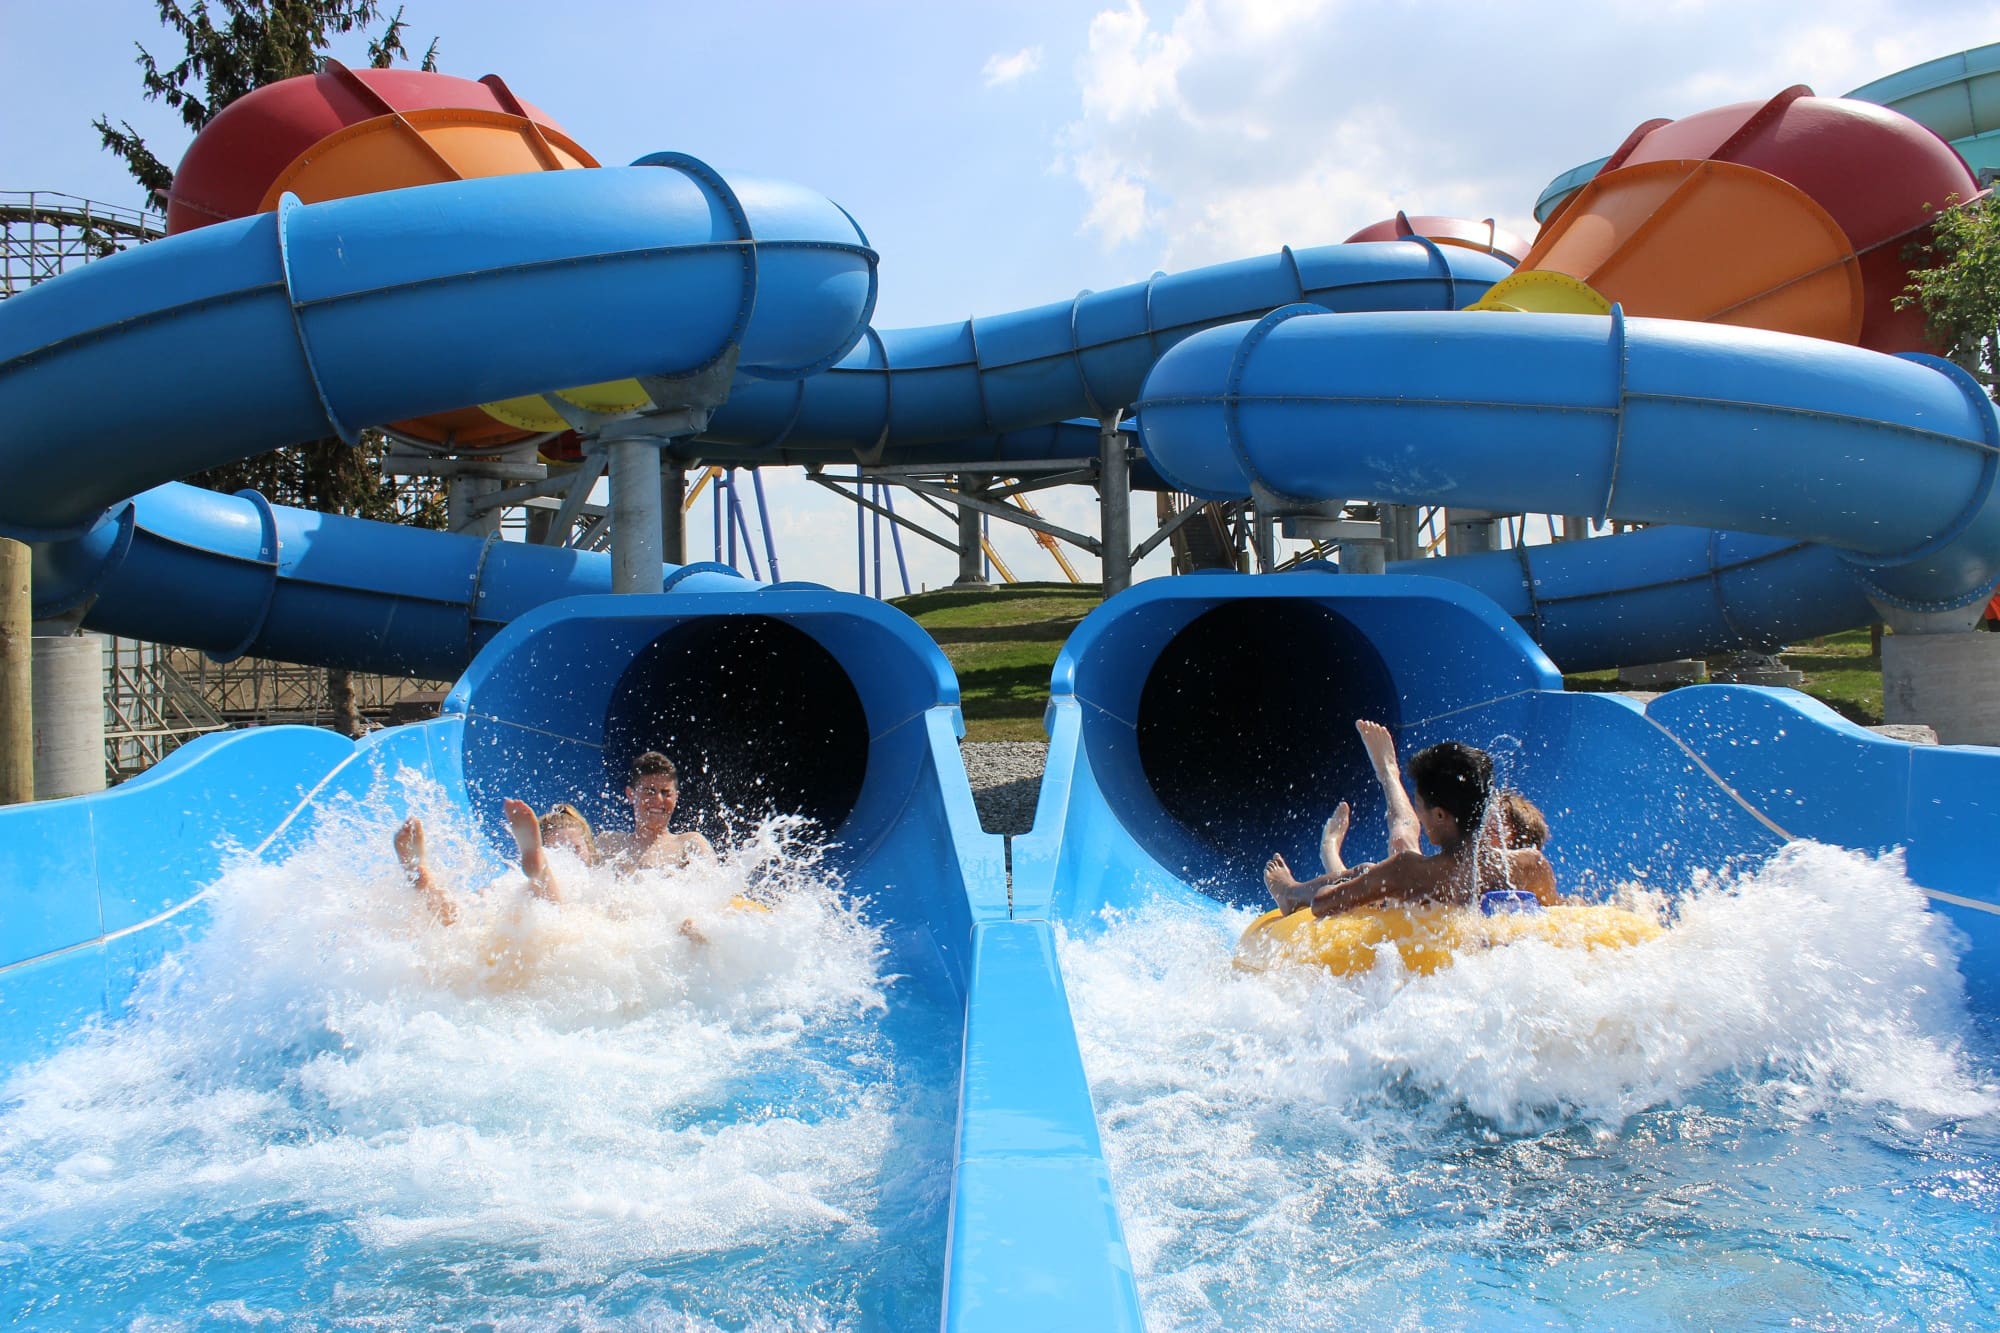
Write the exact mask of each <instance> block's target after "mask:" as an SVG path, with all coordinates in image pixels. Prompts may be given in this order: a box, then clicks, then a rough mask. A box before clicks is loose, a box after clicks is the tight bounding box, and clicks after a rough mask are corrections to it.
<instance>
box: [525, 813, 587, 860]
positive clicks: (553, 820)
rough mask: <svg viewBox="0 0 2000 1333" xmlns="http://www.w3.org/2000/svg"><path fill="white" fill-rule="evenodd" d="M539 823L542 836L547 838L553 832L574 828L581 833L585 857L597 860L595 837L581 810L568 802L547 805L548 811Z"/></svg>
mask: <svg viewBox="0 0 2000 1333" xmlns="http://www.w3.org/2000/svg"><path fill="white" fill-rule="evenodd" d="M539 823H540V825H541V830H542V837H543V838H547V837H548V836H549V835H550V834H553V833H560V832H562V831H563V830H564V829H575V830H576V831H577V832H578V833H580V834H582V835H583V850H584V855H585V859H587V860H589V861H593V862H594V861H596V860H597V838H596V837H595V836H594V835H593V834H592V833H591V831H590V821H589V820H588V819H585V818H584V817H583V811H581V810H579V809H577V808H576V807H575V806H573V805H570V804H569V803H568V802H564V803H563V804H561V805H552V806H550V807H549V812H548V813H547V814H545V815H543V816H542V817H541V820H540V821H539Z"/></svg>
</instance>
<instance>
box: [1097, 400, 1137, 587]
mask: <svg viewBox="0 0 2000 1333" xmlns="http://www.w3.org/2000/svg"><path fill="white" fill-rule="evenodd" d="M1122 415H1123V413H1119V412H1113V413H1112V414H1111V415H1109V416H1106V417H1100V418H1099V419H1098V422H1097V465H1098V473H1097V502H1098V508H1099V513H1100V515H1101V517H1100V518H1099V520H1098V529H1097V530H1098V539H1099V540H1100V541H1101V542H1102V543H1103V545H1104V550H1103V552H1102V562H1103V570H1104V595H1105V596H1106V597H1115V596H1117V595H1118V594H1119V593H1121V592H1124V591H1125V590H1126V589H1127V588H1129V587H1131V586H1132V471H1131V457H1130V455H1129V454H1128V453H1127V452H1126V447H1125V436H1124V433H1123V432H1122V431H1120V430H1119V429H1118V419H1119V417H1120V416H1122Z"/></svg>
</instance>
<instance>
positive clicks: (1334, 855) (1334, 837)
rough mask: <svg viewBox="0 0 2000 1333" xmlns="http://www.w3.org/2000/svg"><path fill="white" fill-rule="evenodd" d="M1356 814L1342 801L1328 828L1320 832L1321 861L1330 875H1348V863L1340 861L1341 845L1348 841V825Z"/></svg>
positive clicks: (1328, 821) (1329, 821) (1327, 825)
mask: <svg viewBox="0 0 2000 1333" xmlns="http://www.w3.org/2000/svg"><path fill="white" fill-rule="evenodd" d="M1353 814H1354V812H1353V811H1352V810H1350V809H1349V808H1348V805H1347V802H1345V801H1342V802H1341V803H1340V804H1339V805H1337V806H1335V807H1334V808H1333V815H1332V816H1331V817H1330V818H1329V819H1328V820H1327V821H1326V827H1324V828H1322V829H1321V830H1320V831H1319V860H1320V864H1321V865H1322V866H1324V867H1326V873H1327V874H1329V875H1344V874H1346V873H1347V863H1346V862H1344V861H1342V860H1341V859H1340V844H1341V843H1343V842H1345V841H1346V840H1347V824H1348V821H1349V820H1350V819H1351V818H1352V817H1353Z"/></svg>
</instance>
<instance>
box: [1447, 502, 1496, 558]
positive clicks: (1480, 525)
mask: <svg viewBox="0 0 2000 1333" xmlns="http://www.w3.org/2000/svg"><path fill="white" fill-rule="evenodd" d="M1445 522H1446V523H1448V524H1449V525H1450V526H1449V527H1448V528H1447V529H1446V532H1445V539H1444V550H1445V554H1446V555H1474V554H1477V553H1478V552H1481V551H1497V550H1499V549H1500V521H1499V516H1498V515H1496V514H1493V513H1491V512H1490V511H1488V510H1485V509H1447V510H1445Z"/></svg>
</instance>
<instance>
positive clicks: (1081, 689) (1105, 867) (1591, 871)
mask: <svg viewBox="0 0 2000 1333" xmlns="http://www.w3.org/2000/svg"><path fill="white" fill-rule="evenodd" d="M1360 718H1367V719H1371V720H1374V721H1378V722H1381V723H1383V724H1384V725H1386V726H1387V727H1389V729H1390V731H1391V732H1392V733H1393V734H1394V735H1395V738H1396V742H1397V747H1398V749H1399V750H1400V751H1402V752H1404V753H1408V752H1410V751H1411V750H1413V749H1417V748H1421V747H1422V746H1425V745H1428V744H1431V743H1433V742H1435V741H1440V740H1457V741H1463V742H1467V743H1471V744H1475V745H1479V746H1482V747H1484V748H1486V749H1488V750H1489V751H1491V752H1492V754H1493V755H1494V757H1495V760H1496V763H1497V765H1498V768H1499V771H1500V776H1501V779H1502V781H1504V782H1505V783H1507V784H1508V785H1511V786H1514V787H1516V788H1518V789H1519V790H1521V791H1522V792H1523V793H1525V794H1526V795H1527V796H1528V797H1529V798H1530V799H1531V800H1533V801H1534V802H1535V803H1536V804H1538V805H1539V806H1541V808H1542V809H1543V810H1544V811H1545V812H1546V813H1547V815H1548V816H1549V820H1550V823H1551V826H1552V827H1554V828H1556V829H1557V830H1559V832H1560V836H1559V837H1558V838H1557V839H1556V840H1555V841H1554V842H1553V843H1552V844H1551V852H1550V855H1551V858H1552V859H1553V861H1554V863H1555V868H1556V874H1557V878H1558V882H1559V883H1560V884H1561V885H1562V886H1563V887H1564V889H1565V890H1566V891H1572V892H1583V893H1590V892H1592V891H1593V889H1604V888H1608V887H1609V886H1610V885H1613V884H1616V883H1619V882H1624V881H1628V880H1633V879H1638V880H1642V881H1646V882H1651V883H1654V884H1659V885H1663V886H1671V885H1675V884H1685V883H1687V882H1688V878H1689V875H1690V873H1691V872H1692V871H1694V870H1697V869H1705V870H1716V869H1722V868H1726V867H1728V866H1730V865H1732V864H1737V863H1741V862H1744V861H1750V860H1757V859H1761V858H1762V857H1763V856H1764V855H1766V854H1768V853H1769V852H1770V851H1772V850H1774V849H1775V848H1777V847H1778V846H1780V845H1782V844H1783V843H1784V842H1786V841H1788V840H1790V839H1792V838H1796V837H1810V838H1815V839H1818V840H1821V841H1825V842H1829V843H1833V844H1836V845H1841V846H1848V847H1855V848H1859V849H1862V850H1866V851H1871V852H1873V851H1885V850H1888V849H1889V848H1892V847H1903V848H1905V849H1906V850H1907V853H1908V857H1907V864H1908V869H1909V874H1910V876H1911V878H1912V879H1913V880H1914V881H1915V882H1916V883H1918V884H1919V885H1920V886H1922V887H1923V888H1924V889H1925V890H1926V891H1928V892H1929V893H1930V895H1931V897H1932V902H1933V906H1934V907H1936V908H1937V909H1938V910H1940V911H1943V912H1945V913H1946V914H1948V915H1949V916H1951V918H1952V919H1953V920H1954V921H1955V922H1956V923H1957V924H1958V925H1959V926H1960V927H1961V928H1962V929H1963V930H1964V931H1965V932H1966V934H1967V936H1968V939H1969V940H1970V945H1971V947H1970V949H1969V950H1968V952H1967V953H1966V954H1965V955H1964V958H1963V964H1962V965H1963V967H1964V970H1965V973H1966V977H1967V980H1968V985H1969V989H1970V991H1971V993H1972V995H1973V997H1974V998H1975V1000H1976V1001H1977V1002H1979V1003H1980V1004H1981V1005H1982V1006H1984V1007H1986V1008H1987V1009H1988V1010H1989V1011H1991V1010H1996V1009H2000V876H1996V875H1995V874H1994V871H1993V867H1992V863H1991V858H1990V849H1991V848H1992V846H1994V844H1995V840H1996V839H2000V751H1994V750H1990V749H1985V748H1980V747H1970V746H1966V747H1953V746H1913V745H1908V744H1905V743H1903V742H1900V741H1891V740H1886V739H1884V738H1882V737H1880V736H1877V735H1875V734H1874V733H1872V732H1868V731H1866V730H1864V729H1862V728H1859V727H1856V726H1853V725H1852V724H1849V723H1847V722H1845V721H1843V720H1842V719H1840V718H1839V717H1837V716H1836V715H1835V714H1833V713H1832V712H1831V711H1829V710H1828V709H1826V708H1825V707H1824V706H1823V705H1820V704H1818V703H1817V702H1816V701H1814V700H1811V699H1808V698H1806V697H1805V696H1803V695H1799V694H1796V693H1794V692H1792V691H1787V690H1764V689H1753V688H1749V687H1742V686H1697V687H1691V688H1688V689H1683V690H1677V691H1674V692H1673V693H1671V694H1667V695H1663V696H1661V697H1660V698H1658V699H1656V700H1654V701H1653V702H1652V703H1651V704H1650V705H1649V706H1645V707H1642V706H1641V705H1639V704H1638V703H1636V702H1634V701H1632V700H1630V699H1627V698H1624V697H1622V696H1617V695H1606V694H1576V693H1567V692H1565V691H1564V690H1563V689H1562V681H1561V677H1560V676H1559V675H1557V673H1556V672H1555V670H1554V667H1553V665H1552V664H1551V663H1550V661H1549V659H1548V658H1547V656H1546V655H1544V654H1543V653H1542V652H1541V650H1540V649H1539V648H1537V647H1536V646H1535V645H1534V644H1533V643H1532V642H1531V641H1530V640H1529V639H1528V638H1527V637H1526V635H1525V634H1524V633H1523V632H1522V631H1521V629H1520V627H1519V626H1517V625H1515V624H1514V623H1512V621H1511V620H1510V619H1509V618H1508V617H1507V616H1505V615H1503V614H1502V613H1501V612H1500V610H1499V608H1497V607H1496V606H1495V605H1494V604H1493V603H1492V602H1490V601H1489V600H1488V599H1486V598H1484V597H1481V596H1479V595H1478V594H1476V593H1471V592H1469V591H1467V590H1466V589H1464V588H1462V587H1459V586H1458V585H1456V584H1454V583H1451V582H1448V581H1446V580H1441V579H1430V578H1422V577H1416V576H1403V575H1384V576H1380V577H1361V578H1357V577H1347V576H1342V575H1338V574H1325V573H1316V572H1315V573H1296V574H1285V575H1278V576H1262V577H1244V576H1240V575H1232V574H1217V575H1202V576H1191V577H1186V578H1179V579H1159V580H1153V581H1151V582H1148V583H1144V584H1140V585H1138V586H1137V587H1135V588H1133V589H1131V590H1130V591H1128V592H1126V593H1122V594H1120V595H1119V596H1118V597H1116V598H1114V599H1112V600H1111V601H1109V602H1107V603H1105V604H1104V605H1103V606H1102V607H1100V608H1098V609H1097V610H1096V611H1094V612H1093V613H1092V614H1091V615H1090V616H1089V617H1087V618H1086V619H1085V620H1084V622H1083V624H1082V625H1080V626H1079V627H1078V628H1077V630H1076V631H1075V632H1074V633H1073V634H1072V635H1071V637H1070V641H1069V642H1068V643H1067V644H1066V645H1065V646H1064V648H1063V651H1062V655H1061V657H1060V658H1059V659H1058V661H1057V664H1056V669H1055V675H1054V683H1053V686H1052V691H1051V698H1050V702H1049V707H1048V730H1049V758H1048V769H1047V772H1046V776H1045V777H1044V781H1043V787H1042V795H1041V802H1040V806H1039V808H1038V809H1037V811H1036V817H1035V828H1034V832H1033V833H1032V834H1030V835H1028V836H1026V837H1022V838H1017V839H1016V840H1015V842H1014V909H1015V914H1016V916H1017V917H1022V916H1035V917H1040V918H1045V919H1048V920H1051V921H1060V922H1067V923H1070V924H1071V925H1073V926H1075V927H1077V928H1079V929H1091V928H1092V926H1091V923H1092V922H1093V921H1094V920H1095V918H1096V917H1097V914H1098V913H1099V912H1101V911H1102V910H1103V909H1105V908H1107V907H1108V908H1120V907H1128V906H1131V905H1134V904H1136V903H1139V902H1142V901H1144V900H1146V899H1147V898H1150V897H1153V896H1156V895H1161V894H1165V895H1168V896H1184V897H1190V898H1205V899H1209V900H1220V901H1224V902H1232V903H1237V904H1239V905H1244V906H1251V905H1258V904H1265V905H1268V900H1267V899H1266V898H1265V894H1264V889H1263V884H1262V881H1261V876H1260V870H1261V867H1262V864H1263V861H1264V858H1265V857H1267V856H1269V855H1270V853H1271V852H1273V851H1280V852H1283V853H1284V854H1285V856H1286V858H1287V859H1288V860H1290V861H1291V863H1292V864H1293V865H1294V866H1295V867H1297V866H1309V865H1316V864H1317V862H1318V839H1319V825H1320V822H1321V821H1322V820H1324V819H1325V817H1326V815H1327V814H1328V813H1329V812H1330V810H1331V809H1332V807H1333V806H1334V804H1335V803H1336V802H1338V801H1340V800H1343V799H1344V800H1347V801H1349V802H1350V803H1352V805H1353V807H1354V824H1353V828H1354V830H1355V831H1354V832H1353V833H1352V834H1351V835H1350V842H1349V845H1350V846H1351V847H1352V848H1353V849H1354V855H1355V856H1356V857H1357V858H1358V859H1364V860H1365V859H1375V858H1378V857H1379V856H1380V855H1381V854H1382V853H1383V851H1384V850H1385V845H1384V844H1385V834H1384V831H1383V822H1382V800H1381V796H1380V792H1379V790H1378V788H1377V785H1376V782H1375V778H1374V775H1373V773H1372V771H1371V770H1370V768H1369V765H1368V762H1367V758H1366V755H1365V754H1364V753H1363V751H1362V749H1361V746H1360V742H1359V740H1358V738H1357V736H1356V735H1355V732H1354V722H1355V721H1356V720H1357V719H1360Z"/></svg>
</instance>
